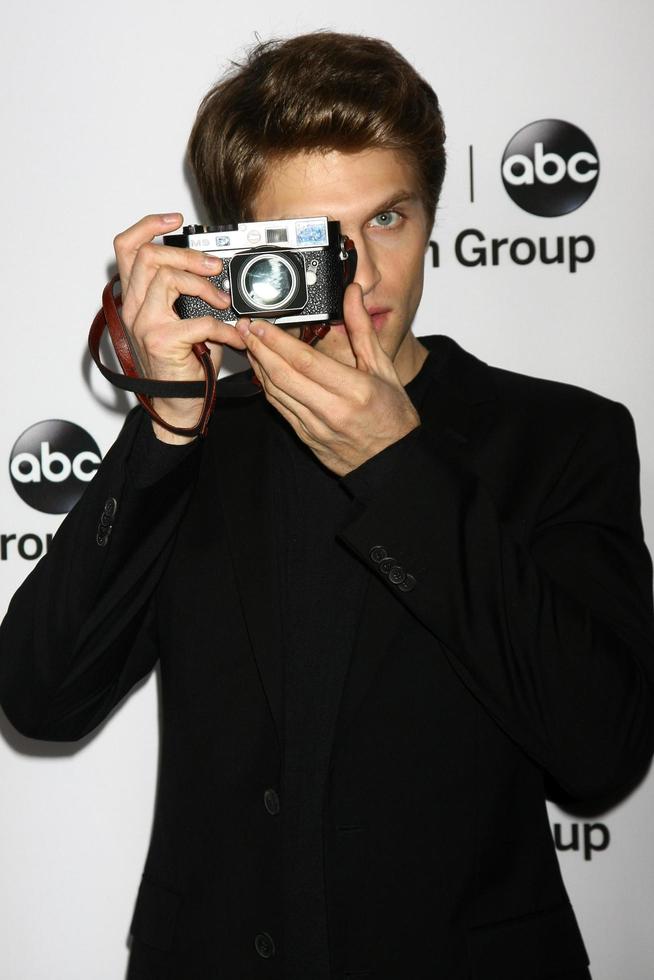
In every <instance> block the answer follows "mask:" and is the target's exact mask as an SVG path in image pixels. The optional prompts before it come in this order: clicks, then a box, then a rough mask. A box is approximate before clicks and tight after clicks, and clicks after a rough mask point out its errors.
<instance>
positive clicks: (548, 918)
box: [468, 903, 589, 980]
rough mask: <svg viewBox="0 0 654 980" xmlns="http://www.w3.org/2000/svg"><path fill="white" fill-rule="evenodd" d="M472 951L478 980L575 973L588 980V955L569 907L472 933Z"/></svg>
mask: <svg viewBox="0 0 654 980" xmlns="http://www.w3.org/2000/svg"><path fill="white" fill-rule="evenodd" d="M468 948H469V952H470V963H471V966H472V977H473V978H474V980H495V978H498V980H499V978H501V980H525V977H529V980H546V978H548V977H551V978H552V980H554V978H555V976H556V974H557V973H559V972H560V971H562V970H567V971H571V970H574V969H578V970H580V973H579V977H580V980H581V978H582V977H586V976H588V973H587V972H586V970H585V967H587V966H588V963H589V960H588V955H587V953H586V949H585V947H584V943H583V940H582V938H581V933H580V932H579V927H578V926H577V921H576V919H575V916H574V912H573V911H572V906H571V905H570V904H568V903H566V904H565V905H558V906H556V907H555V908H553V909H548V910H547V911H544V912H536V913H534V914H533V915H525V916H520V918H517V919H508V920H506V921H504V922H496V923H494V924H493V925H488V926H479V927H477V928H475V929H472V930H471V931H470V932H469V933H468Z"/></svg>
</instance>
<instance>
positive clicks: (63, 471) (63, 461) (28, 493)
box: [9, 419, 102, 514]
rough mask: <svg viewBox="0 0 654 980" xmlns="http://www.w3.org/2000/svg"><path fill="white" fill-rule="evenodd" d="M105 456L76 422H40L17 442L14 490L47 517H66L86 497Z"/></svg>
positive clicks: (13, 461)
mask: <svg viewBox="0 0 654 980" xmlns="http://www.w3.org/2000/svg"><path fill="white" fill-rule="evenodd" d="M101 459H102V457H101V455H100V450H99V449H98V447H97V445H96V444H95V442H94V441H93V439H92V438H91V436H90V435H89V434H88V432H86V431H85V430H84V429H82V428H80V426H79V425H75V423H74V422H65V421H63V420H62V419H47V420H46V421H45V422H36V423H35V425H31V426H30V427H29V429H26V430H25V432H23V434H22V436H19V437H18V439H17V440H16V442H15V444H14V447H13V449H12V450H11V456H10V459H9V474H10V476H11V482H12V483H13V485H14V490H15V491H16V493H17V494H18V496H19V497H21V498H22V499H23V500H24V501H25V503H26V504H29V506H30V507H34V508H35V510H40V511H43V512H44V513H46V514H65V513H66V512H67V511H69V510H71V509H72V507H73V506H74V505H75V504H76V503H77V501H78V500H79V498H80V497H81V496H82V491H83V490H84V487H85V486H86V484H87V483H88V482H89V481H90V480H92V479H93V476H94V474H95V471H96V470H97V468H98V466H99V465H100V461H101Z"/></svg>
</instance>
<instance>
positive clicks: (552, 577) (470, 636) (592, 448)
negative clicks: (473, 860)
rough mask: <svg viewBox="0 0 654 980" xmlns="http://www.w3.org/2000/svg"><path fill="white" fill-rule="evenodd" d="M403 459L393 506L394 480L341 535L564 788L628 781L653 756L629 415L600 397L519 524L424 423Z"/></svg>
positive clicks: (647, 623) (584, 789)
mask: <svg viewBox="0 0 654 980" xmlns="http://www.w3.org/2000/svg"><path fill="white" fill-rule="evenodd" d="M401 464H402V466H401V469H402V480H401V484H402V487H404V488H405V491H404V494H403V498H402V499H403V500H404V501H405V505H404V506H399V504H398V498H397V494H396V487H397V481H395V480H394V481H393V482H392V483H387V484H386V485H385V486H384V487H383V488H381V487H379V486H377V488H376V491H375V493H374V495H373V496H372V497H368V498H366V500H365V501H361V510H360V513H359V515H358V516H357V517H356V518H355V519H354V520H353V521H352V522H351V523H350V524H349V525H348V526H347V527H346V528H345V529H343V530H342V531H341V532H340V533H339V537H340V538H341V539H342V540H343V541H344V543H345V544H347V545H348V547H350V548H351V549H352V550H353V551H354V552H355V553H356V554H357V555H358V556H359V557H360V559H361V560H363V561H364V562H366V564H367V565H368V566H369V567H370V568H371V569H373V570H374V571H375V572H376V573H377V574H379V575H381V577H382V578H383V579H384V580H385V581H386V583H387V584H388V586H389V588H391V589H392V590H393V592H394V593H395V595H396V596H397V598H398V599H399V600H400V601H401V602H403V603H404V604H405V605H406V607H407V608H408V609H409V611H410V612H411V613H412V614H413V615H414V616H415V617H416V618H417V619H418V620H420V622H421V623H422V624H423V625H424V626H425V627H427V629H429V630H430V631H431V632H432V633H433V635H434V636H435V637H436V638H437V639H438V640H439V641H440V644H441V646H442V648H443V650H444V652H445V655H446V656H447V657H448V659H449V661H450V663H451V665H452V667H453V669H454V670H455V671H456V672H457V674H458V675H459V677H460V678H461V680H462V681H463V683H464V684H465V685H466V686H467V687H468V689H469V690H470V692H471V693H472V694H473V695H474V696H475V697H476V698H477V699H478V700H479V701H480V702H481V703H482V704H483V705H484V706H485V708H486V709H487V710H488V712H489V713H490V714H491V715H492V716H493V718H494V719H495V721H496V722H497V723H498V724H499V725H500V726H501V727H502V729H503V730H504V731H505V732H506V733H507V734H508V735H509V736H510V737H511V738H512V739H514V740H515V741H516V742H517V743H518V744H520V745H521V746H522V748H523V749H524V750H525V751H526V752H527V753H528V754H529V755H530V756H531V757H532V758H533V759H534V760H536V761H537V762H538V763H539V764H540V765H541V766H542V767H543V768H544V769H545V770H547V771H548V772H549V773H550V775H551V776H552V777H553V778H554V779H555V780H556V781H557V782H558V784H559V785H560V786H561V787H562V788H563V789H564V791H566V792H567V793H568V794H569V795H571V796H572V797H576V798H581V799H583V798H592V797H598V796H602V795H604V794H605V793H610V792H613V791H614V790H617V789H620V788H621V787H622V786H623V785H627V784H628V783H629V782H630V781H631V780H632V779H633V778H634V777H635V776H637V775H639V774H641V773H642V771H643V770H644V769H645V768H646V766H647V764H648V762H649V760H650V759H651V755H652V752H653V751H654V695H653V690H654V624H653V613H652V563H651V560H650V555H649V552H648V550H647V548H646V546H645V543H644V540H643V528H642V523H641V517H640V489H639V458H638V450H637V445H636V436H635V431H634V425H633V420H632V418H631V415H630V413H629V412H628V410H627V409H626V408H625V407H624V406H623V405H621V404H619V403H617V402H613V401H610V400H608V399H603V400H602V404H601V406H600V407H599V409H597V411H595V413H594V416H593V418H592V420H591V421H590V423H589V424H588V425H587V427H586V428H585V431H584V432H583V433H582V435H581V436H580V437H579V439H578V440H577V443H576V445H575V448H574V450H573V452H572V453H571V455H570V456H569V458H568V460H567V463H566V465H565V467H564V470H563V472H562V473H561V474H560V476H559V478H558V480H557V481H556V484H555V486H554V487H553V489H552V490H551V492H550V493H548V494H547V495H546V499H544V500H543V501H541V503H540V505H539V508H540V509H539V512H538V515H537V517H536V519H535V520H534V521H533V526H531V527H527V526H526V522H524V521H523V522H520V527H516V523H515V522H513V523H512V524H511V527H509V526H508V524H507V523H506V522H505V520H503V517H502V515H501V514H500V513H499V512H498V508H497V506H496V503H495V501H494V499H493V495H492V493H491V492H490V490H489V489H488V487H487V486H486V485H485V484H484V482H483V481H482V479H481V478H480V477H479V476H478V475H477V474H476V473H475V472H473V470H472V469H471V468H470V466H469V465H468V464H467V462H466V461H465V459H463V458H462V456H461V454H460V453H459V452H458V451H457V450H456V448H455V447H454V446H453V445H449V444H448V443H447V440H444V439H441V440H438V439H436V438H434V436H433V434H432V433H431V432H430V430H429V429H427V428H426V427H425V426H424V425H421V426H420V427H419V428H418V429H417V430H415V435H413V438H411V439H409V440H407V441H406V444H405V445H404V447H403V451H402V457H401ZM364 465H367V464H364ZM406 488H410V489H408V490H407V489H406ZM407 499H410V504H407Z"/></svg>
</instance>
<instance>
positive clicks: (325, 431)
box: [237, 283, 420, 476]
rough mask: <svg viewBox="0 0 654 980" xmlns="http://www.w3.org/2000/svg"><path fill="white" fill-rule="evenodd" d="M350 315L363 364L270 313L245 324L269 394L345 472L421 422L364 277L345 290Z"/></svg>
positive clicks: (329, 462)
mask: <svg viewBox="0 0 654 980" xmlns="http://www.w3.org/2000/svg"><path fill="white" fill-rule="evenodd" d="M343 319H344V321H345V329H346V330H347V332H348V335H349V338H350V343H351V345H352V350H353V351H354V355H355V358H356V367H350V366H349V365H347V364H341V363H340V361H336V360H335V359H334V358H333V357H329V355H327V354H322V353H321V352H320V351H318V350H316V349H315V348H313V347H310V346H309V345H308V344H306V343H304V342H303V341H301V340H298V339H297V338H295V337H292V336H291V335H290V334H289V333H287V332H286V331H285V330H284V329H283V328H281V327H277V326H275V325H274V324H272V323H269V322H268V321H267V320H259V319H254V320H252V322H251V323H249V321H247V320H239V321H238V323H237V329H238V331H239V333H240V335H241V337H242V338H243V340H244V341H245V343H246V345H247V349H248V351H247V353H248V359H249V361H250V364H251V365H252V367H253V370H254V372H255V374H256V376H257V378H258V379H259V381H260V382H261V384H262V387H263V390H264V393H265V395H266V398H267V399H268V401H269V402H270V404H271V405H273V406H274V407H275V408H276V409H277V411H278V412H279V413H280V415H283V416H284V418H285V419H286V420H287V421H288V422H289V423H290V425H291V426H292V427H293V429H294V430H295V432H296V433H297V435H298V436H299V438H300V439H301V440H302V442H304V443H306V445H307V446H308V447H309V448H310V449H311V450H312V452H313V453H314V454H315V455H316V456H317V458H318V459H319V460H320V462H321V463H323V464H324V465H325V466H326V467H327V468H328V469H330V470H331V471H332V472H333V473H336V474H337V475H338V476H345V475H346V474H347V473H349V472H350V471H351V470H353V469H356V467H357V466H360V465H361V464H362V463H365V462H366V460H368V459H370V458H371V457H372V456H375V455H376V454H377V453H379V452H381V450H382V449H385V448H386V447H387V446H390V445H391V444H392V443H394V442H397V441H398V439H401V438H402V437H403V436H405V435H407V433H409V432H411V430H412V429H415V428H416V427H417V426H419V425H420V416H419V415H418V413H417V411H416V409H415V407H414V405H413V403H412V401H411V399H410V398H409V396H408V395H407V393H406V391H405V390H404V387H403V386H402V383H401V382H400V379H399V378H398V376H397V372H396V371H395V367H394V365H393V362H392V361H391V359H390V358H389V357H388V355H387V354H386V352H385V351H384V350H383V349H382V347H381V345H380V343H379V338H378V336H377V333H376V331H375V329H374V327H373V325H372V319H371V317H370V316H369V315H368V313H367V311H366V309H365V306H364V304H363V294H362V292H361V287H360V286H359V284H358V283H351V284H350V285H349V286H348V287H347V289H346V291H345V296H344V300H343ZM248 327H249V332H248Z"/></svg>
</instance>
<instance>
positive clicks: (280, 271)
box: [241, 254, 297, 310]
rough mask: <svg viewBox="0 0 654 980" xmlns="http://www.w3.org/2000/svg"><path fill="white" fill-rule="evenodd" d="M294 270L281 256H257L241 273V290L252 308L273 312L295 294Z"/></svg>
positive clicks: (295, 279) (295, 280) (295, 278)
mask: <svg viewBox="0 0 654 980" xmlns="http://www.w3.org/2000/svg"><path fill="white" fill-rule="evenodd" d="M296 284H297V277H296V273H295V269H294V268H293V267H292V265H291V264H290V263H289V261H288V259H285V258H284V257H283V256H281V255H270V254H268V255H258V256H256V257H255V258H253V259H251V260H250V261H249V262H248V263H247V264H246V265H245V266H244V267H243V271H242V272H241V290H242V292H243V295H244V297H245V299H246V300H247V301H248V303H250V304H251V305H252V306H254V307H256V308H257V309H262V310H274V309H278V308H279V307H281V306H284V305H285V304H286V303H287V302H288V301H289V299H290V297H291V296H292V295H293V293H294V292H295V288H296Z"/></svg>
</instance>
